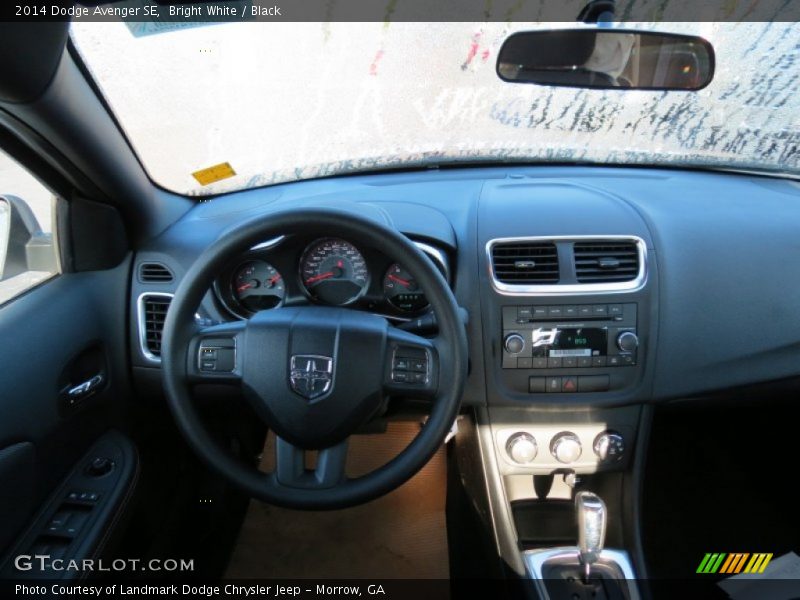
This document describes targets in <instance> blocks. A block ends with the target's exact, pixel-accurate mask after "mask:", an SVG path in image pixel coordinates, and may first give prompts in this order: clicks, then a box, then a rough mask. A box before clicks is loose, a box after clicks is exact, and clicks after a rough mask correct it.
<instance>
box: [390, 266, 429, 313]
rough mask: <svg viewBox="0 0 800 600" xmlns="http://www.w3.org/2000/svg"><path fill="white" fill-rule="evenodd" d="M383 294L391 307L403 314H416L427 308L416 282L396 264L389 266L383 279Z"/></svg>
mask: <svg viewBox="0 0 800 600" xmlns="http://www.w3.org/2000/svg"><path fill="white" fill-rule="evenodd" d="M383 294H384V296H385V297H386V300H387V301H388V302H389V303H390V304H391V305H392V306H394V307H395V308H396V309H398V310H401V311H403V312H417V311H420V310H422V309H423V308H426V307H427V306H428V299H427V298H426V297H425V294H424V293H423V292H422V290H421V289H420V288H419V285H418V284H417V280H416V279H414V277H413V276H412V275H411V273H409V272H408V271H406V270H405V269H404V268H403V267H401V266H400V265H399V264H397V263H394V264H393V265H392V266H390V267H389V270H388V271H386V275H384V277H383Z"/></svg>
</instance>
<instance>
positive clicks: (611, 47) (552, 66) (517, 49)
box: [497, 29, 714, 90]
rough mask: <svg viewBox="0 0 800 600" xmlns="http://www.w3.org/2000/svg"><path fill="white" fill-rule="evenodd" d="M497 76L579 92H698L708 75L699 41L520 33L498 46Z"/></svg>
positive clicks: (710, 60)
mask: <svg viewBox="0 0 800 600" xmlns="http://www.w3.org/2000/svg"><path fill="white" fill-rule="evenodd" d="M497 74H498V76H499V77H500V78H501V79H502V80H503V81H508V82H511V83H536V84H540V85H555V86H567V87H582V88H601V89H611V88H624V89H638V90H699V89H701V88H704V87H705V86H707V85H708V84H709V83H710V82H711V79H712V78H713V76H714V48H713V47H712V46H711V44H710V43H709V42H708V41H706V40H704V39H703V38H701V37H697V36H692V35H679V34H673V33H658V32H649V31H624V30H619V29H613V30H612V29H608V30H605V29H566V30H548V31H522V32H519V33H515V34H512V35H511V36H509V37H508V38H507V39H506V41H505V42H504V43H503V47H502V48H501V49H500V53H499V54H498V58H497Z"/></svg>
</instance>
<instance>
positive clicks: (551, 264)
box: [492, 242, 558, 285]
mask: <svg viewBox="0 0 800 600" xmlns="http://www.w3.org/2000/svg"><path fill="white" fill-rule="evenodd" d="M492 268H493V269H494V276H495V279H497V281H500V282H502V283H508V284H516V285H526V284H548V283H558V251H557V250H556V245H555V244H554V243H552V242H498V243H496V244H494V246H492Z"/></svg>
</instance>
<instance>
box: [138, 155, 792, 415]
mask: <svg viewBox="0 0 800 600" xmlns="http://www.w3.org/2000/svg"><path fill="white" fill-rule="evenodd" d="M292 206H335V207H337V208H338V209H341V210H344V211H352V212H353V213H354V214H359V215H362V216H366V217H368V218H371V219H374V220H376V221H378V222H380V223H382V224H384V225H386V226H388V227H392V228H394V229H395V230H397V231H399V232H401V233H403V234H404V235H406V236H407V237H408V238H409V239H411V240H413V241H414V242H416V243H417V244H418V246H419V247H420V248H421V249H422V250H423V251H424V252H425V253H426V254H427V255H428V256H429V257H431V260H432V261H434V264H436V265H437V267H438V268H439V269H440V271H441V272H442V274H443V275H445V277H446V278H447V280H448V282H449V283H450V285H451V289H452V290H453V293H454V295H455V297H456V300H457V302H458V304H459V305H460V306H461V307H462V308H463V311H464V314H465V315H466V318H465V321H466V324H465V326H466V328H467V338H468V343H469V353H470V371H469V376H468V380H467V385H466V388H465V392H464V398H463V402H464V403H465V404H467V405H474V406H486V407H489V408H490V409H491V408H492V407H508V408H514V409H518V408H522V409H524V408H530V407H538V408H542V409H546V410H551V409H553V408H556V409H558V408H560V409H565V408H568V407H587V406H588V407H597V408H602V407H618V406H624V405H634V404H641V403H643V402H659V401H665V400H669V399H675V398H681V399H684V398H690V397H696V396H700V395H703V394H705V393H709V392H713V391H719V390H724V389H728V388H733V387H738V386H744V385H748V384H754V383H759V382H769V381H775V380H779V379H787V378H796V377H799V376H800V319H798V318H797V315H798V312H797V307H798V306H800V286H796V285H793V282H795V281H798V280H800V252H799V251H798V247H797V241H796V237H797V236H796V232H797V231H798V230H800V187H798V185H797V183H795V182H793V181H789V180H780V179H771V178H764V177H757V176H750V175H743V174H728V173H713V172H699V171H681V170H667V169H650V168H646V169H645V168H616V167H600V166H596V167H577V166H536V167H526V166H518V167H512V166H504V167H480V168H461V169H452V170H447V169H442V170H427V171H413V172H403V173H383V174H368V175H360V176H353V177H340V178H332V179H320V180H314V181H302V182H294V183H289V184H283V185H278V186H273V187H267V188H262V189H253V190H247V191H243V192H238V193H235V194H230V195H227V196H224V197H220V198H215V199H210V200H208V201H204V202H200V203H198V204H197V205H195V206H194V207H193V208H192V209H191V210H189V211H188V212H187V213H186V214H185V215H184V216H183V217H182V218H180V219H179V220H178V221H176V222H175V223H174V224H173V225H172V226H171V227H170V228H168V229H167V230H166V231H164V232H163V233H162V234H161V235H159V236H158V237H156V238H154V239H152V240H150V241H149V242H148V243H147V244H146V245H145V246H143V247H142V248H140V250H139V251H138V252H137V255H136V258H135V262H134V272H133V273H132V279H131V299H130V313H131V315H132V318H131V320H130V327H131V330H130V338H131V356H132V362H133V367H134V374H135V376H136V378H137V380H138V381H139V382H141V384H142V385H147V386H150V388H152V389H153V390H159V389H160V375H159V355H158V352H159V345H158V344H159V337H158V336H159V331H160V330H159V327H160V326H162V325H163V318H164V315H165V314H166V310H167V308H168V304H169V301H170V298H171V296H172V294H174V293H175V291H176V289H177V287H178V285H179V284H180V281H181V278H182V276H183V274H184V273H185V272H186V271H187V270H188V268H189V267H190V266H191V265H192V263H193V262H194V260H195V258H196V257H197V256H199V255H200V253H202V252H203V250H204V249H205V248H206V247H207V246H208V245H209V244H211V243H212V242H213V241H214V240H215V239H217V238H218V237H219V236H222V235H224V234H225V231H226V230H227V229H228V228H230V227H235V226H236V225H237V224H239V223H242V222H244V221H246V220H250V219H254V218H269V215H270V214H271V213H272V212H273V211H280V210H285V209H286V208H287V207H292ZM398 261H399V262H398ZM159 266H160V267H159ZM155 267H159V268H161V269H163V271H164V273H161V274H158V273H156V276H155V277H150V276H148V273H150V272H151V271H152V272H154V273H155V271H153V269H154V268H155ZM303 303H305V304H309V303H310V304H321V305H336V306H346V307H348V308H352V309H354V310H361V311H370V312H373V313H375V314H380V315H383V316H385V317H386V318H388V319H390V320H391V322H393V323H395V324H397V325H398V326H401V327H402V326H404V325H403V322H404V321H409V320H410V321H412V322H415V321H416V320H418V319H421V318H422V317H426V318H427V316H429V315H430V310H429V309H428V308H427V301H426V299H425V291H424V290H421V289H417V288H416V286H415V281H414V277H413V273H408V272H407V271H406V270H405V268H404V266H403V265H402V257H393V256H387V255H386V254H385V253H384V252H382V251H381V249H380V248H361V247H356V246H354V245H353V244H351V243H350V242H349V241H348V240H343V239H340V238H339V237H337V235H336V232H331V231H322V230H320V229H319V228H315V227H314V225H313V224H309V226H308V230H307V232H305V230H304V233H303V235H295V236H292V237H285V238H279V239H277V240H265V242H264V243H263V244H261V245H259V246H257V247H255V248H253V249H251V250H250V251H248V252H245V253H244V254H243V255H241V256H238V257H235V258H234V259H233V260H232V261H231V263H230V264H229V265H228V266H227V267H226V268H225V269H223V271H222V272H220V273H219V275H218V276H217V278H216V281H215V282H214V285H213V286H212V289H209V291H208V294H207V295H206V298H205V299H204V301H203V303H202V304H201V306H200V307H198V318H201V319H204V320H207V321H211V322H223V321H231V320H235V319H246V318H248V317H249V316H250V315H252V314H253V313H254V311H257V310H274V309H276V308H279V307H281V306H291V305H293V304H303ZM411 324H412V323H408V325H411Z"/></svg>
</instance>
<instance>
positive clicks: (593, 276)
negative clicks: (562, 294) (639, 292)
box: [575, 240, 641, 283]
mask: <svg viewBox="0 0 800 600" xmlns="http://www.w3.org/2000/svg"><path fill="white" fill-rule="evenodd" d="M640 266H641V265H640V264H639V248H638V247H637V244H636V243H635V242H630V241H623V240H619V241H615V240H605V241H596V242H575V275H576V277H577V279H578V282H579V283H618V282H623V281H631V280H633V279H636V278H637V277H638V276H639V269H640Z"/></svg>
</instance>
